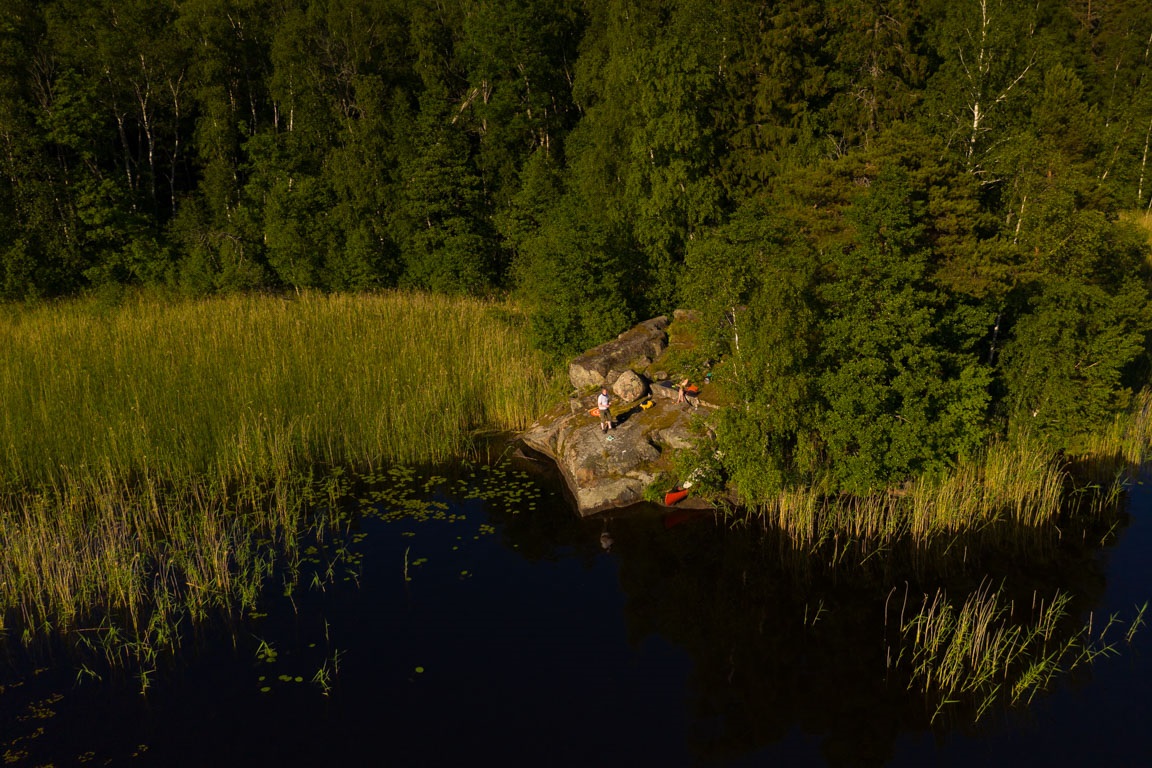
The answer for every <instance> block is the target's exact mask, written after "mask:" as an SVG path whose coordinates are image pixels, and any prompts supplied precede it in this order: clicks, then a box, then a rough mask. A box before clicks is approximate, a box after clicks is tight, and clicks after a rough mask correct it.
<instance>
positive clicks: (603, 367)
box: [568, 316, 668, 389]
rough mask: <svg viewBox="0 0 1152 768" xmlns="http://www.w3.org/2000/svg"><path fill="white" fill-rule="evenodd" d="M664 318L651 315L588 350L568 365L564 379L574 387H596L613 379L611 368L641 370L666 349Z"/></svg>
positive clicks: (616, 369)
mask: <svg viewBox="0 0 1152 768" xmlns="http://www.w3.org/2000/svg"><path fill="white" fill-rule="evenodd" d="M667 329H668V318H667V317H664V316H660V317H654V318H652V319H651V320H646V321H644V322H643V323H640V324H639V325H637V326H636V327H634V328H632V329H631V330H628V331H625V332H624V333H622V334H620V335H619V336H618V337H617V338H615V339H613V340H612V341H609V342H606V343H604V344H601V345H600V346H598V347H596V348H595V349H590V350H588V351H587V352H585V353H584V354H582V355H580V357H578V358H576V359H575V360H573V361H572V362H571V363H569V364H568V379H569V380H570V381H571V382H572V386H573V387H575V388H576V389H587V388H589V387H599V386H602V385H604V384H605V383H607V384H608V385H609V386H611V385H612V384H613V381H612V380H610V379H609V374H610V373H611V372H612V371H620V372H623V371H626V370H629V369H632V370H643V369H645V368H647V367H648V366H649V365H651V364H652V361H653V360H655V359H656V358H658V357H659V356H660V355H662V354H663V353H664V350H665V349H667V348H668V333H667Z"/></svg>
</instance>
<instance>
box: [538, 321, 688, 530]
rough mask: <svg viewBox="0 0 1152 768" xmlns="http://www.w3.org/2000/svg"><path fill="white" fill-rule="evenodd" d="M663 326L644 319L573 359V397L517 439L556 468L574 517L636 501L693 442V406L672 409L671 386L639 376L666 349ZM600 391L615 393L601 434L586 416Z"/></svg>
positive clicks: (674, 404) (596, 420) (665, 324)
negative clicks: (611, 421) (610, 415)
mask: <svg viewBox="0 0 1152 768" xmlns="http://www.w3.org/2000/svg"><path fill="white" fill-rule="evenodd" d="M667 327H668V320H667V318H664V317H658V318H654V319H653V320H648V321H647V322H644V323H641V324H640V325H638V326H636V327H635V328H633V329H631V330H630V331H628V332H627V333H623V334H621V335H620V336H619V337H618V338H617V339H615V340H613V341H610V342H608V343H607V344H602V345H601V346H599V347H597V348H596V349H593V350H590V351H589V352H586V353H585V354H583V355H581V356H580V357H578V358H576V359H575V360H573V361H572V363H571V364H570V365H569V367H568V373H569V378H570V379H571V380H572V384H573V386H574V387H576V389H577V392H576V393H575V394H574V395H573V396H572V397H571V398H570V399H569V402H568V404H567V406H566V407H565V406H560V407H557V408H556V409H554V410H553V411H552V413H550V414H548V415H547V416H546V417H545V418H543V419H541V420H540V421H539V422H537V423H536V424H534V425H532V427H531V428H530V429H529V430H528V431H527V432H525V433H524V434H522V435H521V436H520V437H521V440H522V441H523V443H524V444H525V445H526V446H528V447H529V448H531V449H533V450H535V451H537V452H539V453H542V454H544V455H545V456H548V457H550V458H552V459H553V460H554V461H555V462H556V464H557V466H558V467H559V468H560V471H561V473H562V474H563V475H564V478H565V480H566V481H567V483H568V487H569V489H570V490H571V491H572V495H573V497H574V498H575V501H576V506H577V510H578V511H579V513H580V514H581V515H592V514H596V513H598V512H603V511H605V510H608V509H613V508H617V507H626V506H629V505H632V504H635V503H637V502H640V501H643V498H644V489H645V488H646V487H647V486H649V485H650V484H651V483H652V482H653V480H655V479H656V476H657V475H658V473H659V472H660V471H662V470H665V469H668V468H670V466H671V458H672V453H673V452H675V451H678V450H684V449H688V448H691V447H692V446H693V444H694V442H695V433H694V431H693V429H692V424H691V422H692V419H693V417H694V415H696V414H698V413H701V412H700V411H699V410H698V409H697V408H696V407H695V406H696V405H698V403H697V402H692V403H687V404H686V403H677V402H676V396H677V394H678V389H677V387H676V385H675V384H674V383H670V382H667V381H658V382H655V383H653V382H650V381H649V380H648V379H647V378H645V377H644V376H643V375H642V373H641V372H642V371H644V370H645V369H646V368H648V367H649V366H651V364H652V362H653V361H654V360H655V359H656V358H658V357H659V356H660V355H661V354H662V353H663V352H664V350H665V349H666V348H667V345H668V336H667V332H666V329H667ZM664 378H667V374H664ZM601 386H608V387H610V388H611V389H612V391H613V393H614V395H615V397H614V398H613V409H612V412H613V415H614V428H613V429H611V430H609V431H608V432H603V431H601V429H600V421H599V418H598V417H597V416H596V415H593V414H592V413H590V411H591V410H592V409H593V408H594V407H595V403H596V390H598V389H599V388H600V387H601ZM645 405H646V406H647V407H644V406H645ZM682 505H685V504H684V502H681V504H680V505H678V506H682ZM687 506H697V507H700V506H704V507H707V506H708V505H707V504H705V503H704V502H699V501H695V502H693V501H692V500H689V501H688V504H687Z"/></svg>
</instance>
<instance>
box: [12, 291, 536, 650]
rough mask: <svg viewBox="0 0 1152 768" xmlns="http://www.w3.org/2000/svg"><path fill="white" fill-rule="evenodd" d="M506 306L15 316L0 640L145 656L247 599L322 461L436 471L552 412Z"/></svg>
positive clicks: (339, 300) (314, 302) (181, 307)
mask: <svg viewBox="0 0 1152 768" xmlns="http://www.w3.org/2000/svg"><path fill="white" fill-rule="evenodd" d="M514 314H515V310H514V308H511V307H506V306H496V305H492V304H489V303H484V302H480V301H475V300H471V299H461V298H451V299H450V298H444V297H435V296H428V295H421V294H403V293H387V294H376V295H356V296H324V295H316V294H305V295H303V296H300V297H293V298H288V299H285V298H277V297H268V296H256V297H252V296H230V297H225V298H216V299H210V300H202V301H186V302H180V303H174V304H170V303H162V302H157V301H140V302H137V303H135V304H132V305H129V306H125V307H120V308H115V309H102V308H101V307H100V306H98V305H96V304H94V303H91V302H72V303H66V304H62V305H58V306H50V307H40V308H33V309H18V308H7V309H5V310H4V311H3V313H2V314H0V630H3V629H5V622H6V621H9V622H10V621H12V618H13V617H18V619H17V621H18V624H19V625H20V626H21V627H22V628H23V632H24V633H25V637H26V639H30V638H31V637H33V636H35V635H37V634H39V633H41V631H42V630H44V629H48V628H56V629H72V628H76V627H78V626H79V625H81V624H83V623H84V622H86V621H87V622H89V623H91V622H92V621H96V620H97V617H100V619H99V620H100V621H101V622H112V621H118V622H119V626H118V627H115V626H113V625H112V624H111V623H105V624H104V626H105V627H106V629H107V634H110V635H116V634H117V633H120V632H122V631H123V632H127V633H129V634H131V635H132V637H134V638H136V640H135V641H133V642H136V643H144V646H145V652H146V653H151V652H152V647H153V646H154V645H155V644H156V643H160V644H164V643H165V642H167V643H168V645H172V644H174V643H175V642H177V641H178V637H176V636H175V632H174V628H175V626H176V625H177V624H178V623H179V621H180V619H181V617H183V616H189V617H191V618H193V619H197V618H201V617H203V616H204V615H206V613H207V611H208V610H209V609H211V608H214V607H223V608H237V607H251V606H252V605H253V604H254V601H255V599H256V595H257V593H258V591H259V588H260V584H261V583H262V581H263V579H264V578H265V577H266V576H267V575H268V573H269V572H270V570H271V558H272V556H273V553H274V552H275V551H277V550H279V551H283V550H284V549H285V548H287V549H289V550H290V549H291V548H292V547H293V546H294V544H295V541H296V538H297V537H298V535H299V534H300V532H301V530H302V527H303V526H304V525H305V519H306V517H307V515H308V513H309V511H310V509H311V507H312V505H313V499H314V496H315V494H316V493H317V492H318V490H317V484H316V483H315V482H313V481H312V480H311V477H310V475H311V468H312V467H314V466H316V465H321V466H343V465H353V466H363V467H372V466H378V465H380V464H384V463H390V462H436V461H444V460H447V459H450V458H453V457H456V456H460V455H463V454H466V453H468V452H469V451H470V450H472V449H473V448H474V433H475V431H476V430H479V429H485V430H516V429H520V428H522V427H524V426H526V425H527V424H528V423H529V422H530V421H531V420H532V418H533V417H534V416H535V415H536V414H537V413H538V412H539V411H540V410H541V409H542V407H543V405H544V403H545V399H546V397H547V394H548V388H549V386H550V379H549V376H548V374H547V372H546V370H545V367H544V361H543V359H542V358H541V357H540V356H539V355H537V354H536V353H535V352H533V351H532V350H531V349H530V347H529V345H528V342H527V340H526V338H525V337H524V335H523V334H522V333H520V332H519V331H518V330H517V329H516V328H514V327H512V326H511V325H510V324H509V323H508V322H506V321H505V320H502V319H500V318H501V317H507V316H510V315H512V316H514ZM109 647H110V648H111V647H116V648H122V647H123V643H122V642H120V641H114V642H112V643H111V645H110V646H109ZM115 652H116V653H120V651H119V650H117V651H115ZM139 655H140V654H139V653H137V656H139Z"/></svg>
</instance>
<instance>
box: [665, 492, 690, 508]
mask: <svg viewBox="0 0 1152 768" xmlns="http://www.w3.org/2000/svg"><path fill="white" fill-rule="evenodd" d="M687 497H688V491H685V490H679V491H668V493H666V494H664V506H666V507H670V506H672V505H673V504H675V503H676V502H678V501H681V500H682V499H686V498H687Z"/></svg>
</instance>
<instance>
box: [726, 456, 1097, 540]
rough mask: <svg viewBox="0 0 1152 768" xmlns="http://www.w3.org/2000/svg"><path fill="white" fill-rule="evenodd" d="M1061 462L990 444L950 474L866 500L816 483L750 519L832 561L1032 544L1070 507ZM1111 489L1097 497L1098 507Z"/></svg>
mask: <svg viewBox="0 0 1152 768" xmlns="http://www.w3.org/2000/svg"><path fill="white" fill-rule="evenodd" d="M1068 485H1069V476H1068V472H1067V470H1066V467H1065V460H1064V459H1062V458H1061V457H1059V456H1057V455H1054V454H1053V452H1052V451H1050V450H1048V449H1047V448H1046V447H1044V446H1043V445H1042V444H1041V443H1039V442H1034V441H1029V440H1026V439H1020V440H1017V441H1015V442H1013V443H1003V442H1001V443H994V444H992V445H990V446H989V447H988V448H987V449H985V451H984V452H983V453H982V454H981V455H979V456H977V457H975V458H973V459H971V460H968V461H965V462H963V463H961V464H960V465H959V466H958V467H957V468H956V469H955V470H953V471H951V472H948V473H944V474H940V475H932V476H922V477H920V478H918V479H917V480H915V481H914V482H912V483H910V484H909V485H907V486H905V487H903V488H900V489H895V490H887V491H879V492H876V493H872V494H869V495H865V496H851V495H842V494H836V493H831V492H829V490H828V489H827V488H825V487H822V486H820V485H816V486H813V487H808V488H800V489H789V490H786V491H784V492H782V493H780V494H778V495H777V496H776V497H775V498H771V499H768V500H766V501H763V502H761V503H759V504H756V505H753V506H752V507H751V508H750V510H749V511H748V513H747V514H748V515H749V516H750V517H751V519H753V520H757V521H759V522H760V523H761V524H763V525H766V526H771V527H773V528H776V529H778V530H780V531H782V532H784V533H785V534H787V535H788V536H789V537H790V538H791V540H792V543H793V545H795V546H798V547H799V548H800V549H802V550H807V551H809V552H815V551H817V550H820V549H822V548H825V547H829V546H830V547H831V550H832V552H831V554H832V557H833V559H834V561H838V560H839V559H841V558H842V557H844V556H845V554H846V553H847V552H848V551H849V550H850V549H853V550H854V551H855V552H856V553H857V554H858V555H859V556H860V557H863V558H867V557H870V556H871V555H872V554H874V553H876V552H878V551H880V550H883V549H885V548H887V547H890V546H892V545H895V544H897V543H911V544H912V545H914V546H916V547H920V548H927V547H929V546H931V545H934V544H935V543H936V542H943V544H944V546H947V545H948V544H949V543H950V542H952V541H955V540H956V538H957V537H958V536H961V535H963V536H980V537H985V538H991V539H993V540H995V541H996V542H998V543H1004V542H1012V541H1022V540H1031V538H1032V537H1034V536H1035V534H1036V533H1037V532H1040V531H1043V530H1049V529H1050V527H1051V525H1052V524H1053V523H1055V522H1056V521H1057V520H1058V519H1059V518H1060V515H1061V514H1063V513H1064V512H1065V511H1066V510H1067V508H1068V505H1069V500H1068V496H1067V493H1066V488H1067V487H1068ZM1116 493H1117V488H1110V489H1108V492H1106V493H1103V494H1099V495H1097V496H1096V497H1095V499H1094V501H1095V502H1096V505H1097V507H1099V506H1101V505H1103V504H1106V503H1107V502H1109V501H1113V500H1114V499H1115V495H1116Z"/></svg>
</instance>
